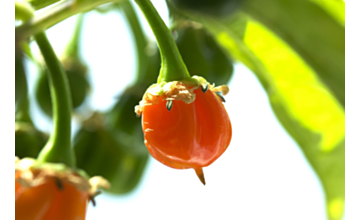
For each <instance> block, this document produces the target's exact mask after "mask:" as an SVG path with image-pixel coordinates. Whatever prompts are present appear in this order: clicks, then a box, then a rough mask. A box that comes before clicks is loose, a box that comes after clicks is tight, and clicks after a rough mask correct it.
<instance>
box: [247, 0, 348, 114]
mask: <svg viewBox="0 0 360 220" xmlns="http://www.w3.org/2000/svg"><path fill="white" fill-rule="evenodd" d="M314 2H315V3H316V4H315V3H314ZM344 6H345V4H342V3H340V2H339V1H337V0H328V1H321V0H314V1H304V0H272V1H269V0H247V1H244V5H243V8H242V9H243V11H244V12H245V13H247V14H248V15H249V16H251V17H253V18H254V19H256V20H258V21H259V22H261V23H262V24H264V25H266V26H267V28H269V29H270V30H272V31H273V32H274V33H275V34H277V35H278V36H279V37H280V38H282V39H283V40H284V41H285V42H287V43H288V44H289V45H290V46H291V47H292V48H293V49H294V50H296V52H297V53H298V54H299V55H300V56H301V57H302V58H303V59H304V60H305V61H306V62H307V63H308V64H309V65H310V66H311V67H312V68H313V69H314V70H315V73H316V74H317V75H318V76H319V78H320V79H321V80H322V81H323V82H324V83H325V85H327V86H328V87H329V89H330V90H331V92H332V93H333V95H334V96H335V97H336V98H337V100H338V101H339V102H340V103H341V105H342V106H343V107H344V108H345V27H344V25H342V23H343V21H344V13H345V7H344ZM324 9H325V10H326V11H325V10H324Z"/></svg>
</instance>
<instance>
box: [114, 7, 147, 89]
mask: <svg viewBox="0 0 360 220" xmlns="http://www.w3.org/2000/svg"><path fill="white" fill-rule="evenodd" d="M119 7H120V9H121V10H122V11H123V12H124V14H125V17H126V19H127V21H128V23H129V26H130V29H131V31H132V34H133V38H134V39H135V47H136V53H137V61H138V65H137V68H138V69H137V76H136V80H135V83H136V84H139V83H143V82H144V81H146V70H147V65H148V59H147V58H148V56H147V55H146V53H145V50H146V47H147V44H148V42H147V40H146V37H145V34H144V31H143V30H142V28H141V25H140V22H139V19H138V16H137V15H136V12H135V10H134V8H133V7H132V5H131V3H130V2H129V1H124V2H121V3H119Z"/></svg>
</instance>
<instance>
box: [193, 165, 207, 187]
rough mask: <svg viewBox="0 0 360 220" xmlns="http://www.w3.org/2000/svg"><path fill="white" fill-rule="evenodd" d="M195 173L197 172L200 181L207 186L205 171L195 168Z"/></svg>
mask: <svg viewBox="0 0 360 220" xmlns="http://www.w3.org/2000/svg"><path fill="white" fill-rule="evenodd" d="M194 170H195V172H196V175H197V176H198V177H199V180H200V181H201V182H202V184H204V186H205V184H206V183H205V176H204V172H203V169H202V167H200V168H194Z"/></svg>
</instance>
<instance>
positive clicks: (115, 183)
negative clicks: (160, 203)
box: [73, 113, 148, 194]
mask: <svg viewBox="0 0 360 220" xmlns="http://www.w3.org/2000/svg"><path fill="white" fill-rule="evenodd" d="M103 117H104V116H103V115H101V114H99V113H94V115H93V116H92V117H91V118H90V119H88V120H87V121H85V122H84V123H83V127H82V128H81V129H80V130H79V132H78V133H77V134H76V135H75V138H74V141H73V144H74V150H75V154H76V160H77V166H78V167H79V168H81V169H83V170H85V171H86V172H87V173H88V174H89V175H91V176H92V175H101V176H103V177H104V178H106V179H107V180H108V181H109V182H110V184H111V188H110V189H109V190H108V192H110V193H114V194H124V193H128V192H130V191H131V190H132V189H133V188H134V187H135V186H136V185H137V184H138V182H139V180H140V177H141V176H142V173H143V170H144V167H145V165H146V162H147V159H148V153H147V152H146V149H144V151H142V150H141V149H138V147H137V146H136V145H137V144H138V142H140V141H137V142H136V143H134V142H132V141H133V140H134V139H133V138H131V137H129V136H127V135H124V134H123V135H121V134H119V133H117V132H114V131H110V130H109V129H108V128H106V125H105V124H104V119H103ZM120 136H121V137H120ZM127 138H128V139H129V138H131V140H124V139H127ZM142 145H144V144H142ZM142 147H143V148H145V146H142Z"/></svg>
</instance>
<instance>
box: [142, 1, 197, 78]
mask: <svg viewBox="0 0 360 220" xmlns="http://www.w3.org/2000/svg"><path fill="white" fill-rule="evenodd" d="M135 2H136V3H137V5H138V6H139V8H140V9H141V11H142V12H143V14H144V16H145V17H146V20H147V21H148V23H149V25H150V27H151V29H152V31H153V33H154V35H155V37H156V40H157V43H158V46H159V49H160V54H161V70H160V75H159V78H158V83H160V82H170V81H175V80H182V79H184V78H187V77H190V74H189V72H188V70H187V68H186V66H185V64H184V61H183V60H182V58H181V55H180V53H179V50H178V48H177V46H176V44H175V41H174V39H173V37H172V35H171V33H170V30H169V29H168V27H167V26H166V25H165V23H164V21H163V20H162V19H161V17H160V15H159V13H158V12H157V11H156V9H155V7H154V6H153V4H152V3H151V1H150V0H135Z"/></svg>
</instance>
